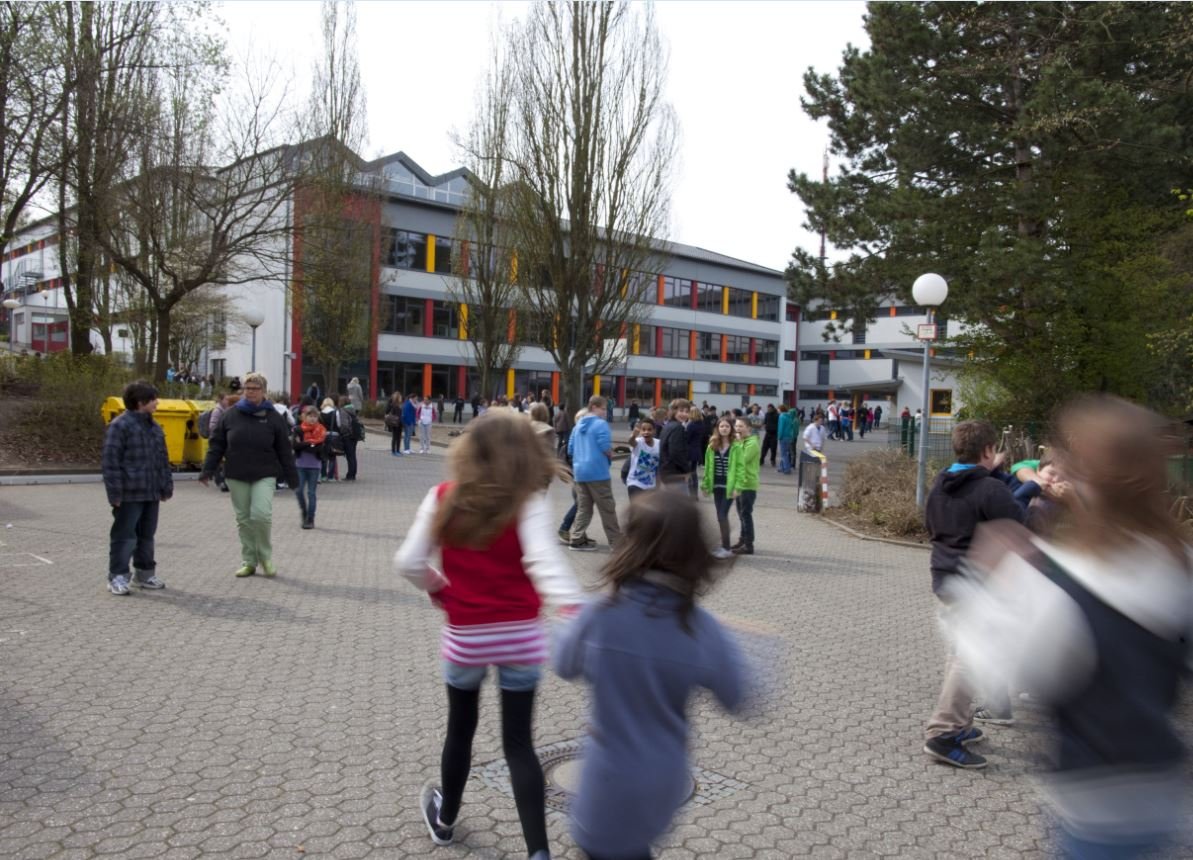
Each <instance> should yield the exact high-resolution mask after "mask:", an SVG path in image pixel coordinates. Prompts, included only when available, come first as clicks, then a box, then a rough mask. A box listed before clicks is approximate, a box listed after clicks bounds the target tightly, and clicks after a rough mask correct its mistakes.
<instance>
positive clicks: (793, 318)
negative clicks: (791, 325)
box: [787, 302, 799, 322]
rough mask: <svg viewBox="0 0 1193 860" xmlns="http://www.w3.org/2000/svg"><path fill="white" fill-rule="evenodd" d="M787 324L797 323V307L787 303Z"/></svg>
mask: <svg viewBox="0 0 1193 860" xmlns="http://www.w3.org/2000/svg"><path fill="white" fill-rule="evenodd" d="M787 322H799V305H794V304H792V303H791V302H788V303H787Z"/></svg>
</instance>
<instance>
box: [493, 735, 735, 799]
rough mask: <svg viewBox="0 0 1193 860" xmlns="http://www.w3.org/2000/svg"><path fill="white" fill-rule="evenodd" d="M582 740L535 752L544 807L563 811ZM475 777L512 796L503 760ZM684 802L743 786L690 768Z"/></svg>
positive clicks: (574, 784)
mask: <svg viewBox="0 0 1193 860" xmlns="http://www.w3.org/2000/svg"><path fill="white" fill-rule="evenodd" d="M582 752H583V741H580V740H570V741H561V742H559V743H555V744H550V745H548V746H545V747H541V748H540V749H539V750H538V755H539V761H540V762H542V765H543V781H544V782H545V783H546V785H545V786H544V787H545V789H546V792H545V794H546V796H545V799H546V802H547V808H548V809H551V810H556V811H558V812H567V809H568V806H569V805H570V804H571V800H572V797H574V796H575V793H576V790H577V789H578V788H579V786H580V768H581V766H582V760H581V755H582ZM477 776H478V777H480V779H481V781H482V782H483V783H485V785H487V786H489V787H490V788H494V789H496V790H497V791H500V792H501V793H502V794H506V795H510V796H513V789H512V788H511V786H510V779H509V769H508V768H507V767H506V764H505V760H504V759H498V760H497V761H493V762H489V763H488V764H486V765H483V766H481V767H480V768H479V769H478V770H477ZM688 783H689V784H688V791H687V795H686V797H687V801H688V802H690V803H692V804H693V805H695V806H705V805H707V804H709V803H712V802H713V801H716V800H720V799H721V798H723V797H728V796H729V795H731V794H733V793H735V792H737V791H739V790H740V789H743V788H745V787H746V786H745V784H744V783H741V782H738V781H737V780H735V779H732V778H730V777H727V776H723V775H722V774H719V773H714V772H713V771H710V770H705V769H704V768H699V767H696V768H692V770H691V771H690V772H689V774H688Z"/></svg>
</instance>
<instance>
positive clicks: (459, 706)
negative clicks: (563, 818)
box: [439, 684, 547, 856]
mask: <svg viewBox="0 0 1193 860" xmlns="http://www.w3.org/2000/svg"><path fill="white" fill-rule="evenodd" d="M446 686H447V737H445V738H444V740H443V758H442V760H441V762H440V776H441V778H442V781H443V807H442V809H440V811H439V818H440V820H442V821H443V823H444V824H454V823H455V820H456V816H457V815H458V814H459V812H460V801H461V799H462V798H463V797H464V784H465V783H466V782H468V771H469V770H470V769H471V767H472V737H473V735H475V734H476V721H477V717H478V715H479V705H480V690H459V689H457V688H455V687H453V686H452V685H451V684H447V685H446ZM533 718H534V690H525V691H520V692H513V691H510V690H502V691H501V745H502V748H503V749H504V750H505V763H506V764H507V765H509V769H510V783H511V784H512V785H513V788H514V805H515V806H517V807H518V819H519V820H520V821H521V822H522V836H523V837H524V838H525V839H526V851H527V853H528V854H530V855H531V856H533V855H534V853H535V852H536V851H545V850H547V814H546V810H545V808H544V803H543V767H542V765H541V764H539V760H538V756H537V755H536V754H535V752H534V741H533V740H532V735H531V728H532V722H533Z"/></svg>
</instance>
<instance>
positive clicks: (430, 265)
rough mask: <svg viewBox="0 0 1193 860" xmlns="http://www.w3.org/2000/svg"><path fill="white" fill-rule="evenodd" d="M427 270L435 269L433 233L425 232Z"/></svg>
mask: <svg viewBox="0 0 1193 860" xmlns="http://www.w3.org/2000/svg"><path fill="white" fill-rule="evenodd" d="M427 271H428V272H433V271H435V235H434V234H433V233H428V234H427Z"/></svg>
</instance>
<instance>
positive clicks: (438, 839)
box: [418, 785, 455, 845]
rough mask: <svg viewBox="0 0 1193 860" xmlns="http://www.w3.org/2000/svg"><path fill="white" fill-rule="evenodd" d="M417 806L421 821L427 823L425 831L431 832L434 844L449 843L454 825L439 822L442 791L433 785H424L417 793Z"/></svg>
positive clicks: (450, 842)
mask: <svg viewBox="0 0 1193 860" xmlns="http://www.w3.org/2000/svg"><path fill="white" fill-rule="evenodd" d="M418 808H419V811H420V812H422V816H423V823H424V824H426V825H427V832H428V833H430V834H431V841H432V842H434V843H435V844H436V845H451V844H452V833H453V831H454V830H455V825H454V824H441V823H440V821H439V810H440V809H442V808H443V792H442V791H440V790H439V789H438V788H436V787H434V786H430V785H428V786H426V787H425V788H423V790H422V793H421V794H420V795H419V799H418Z"/></svg>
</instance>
